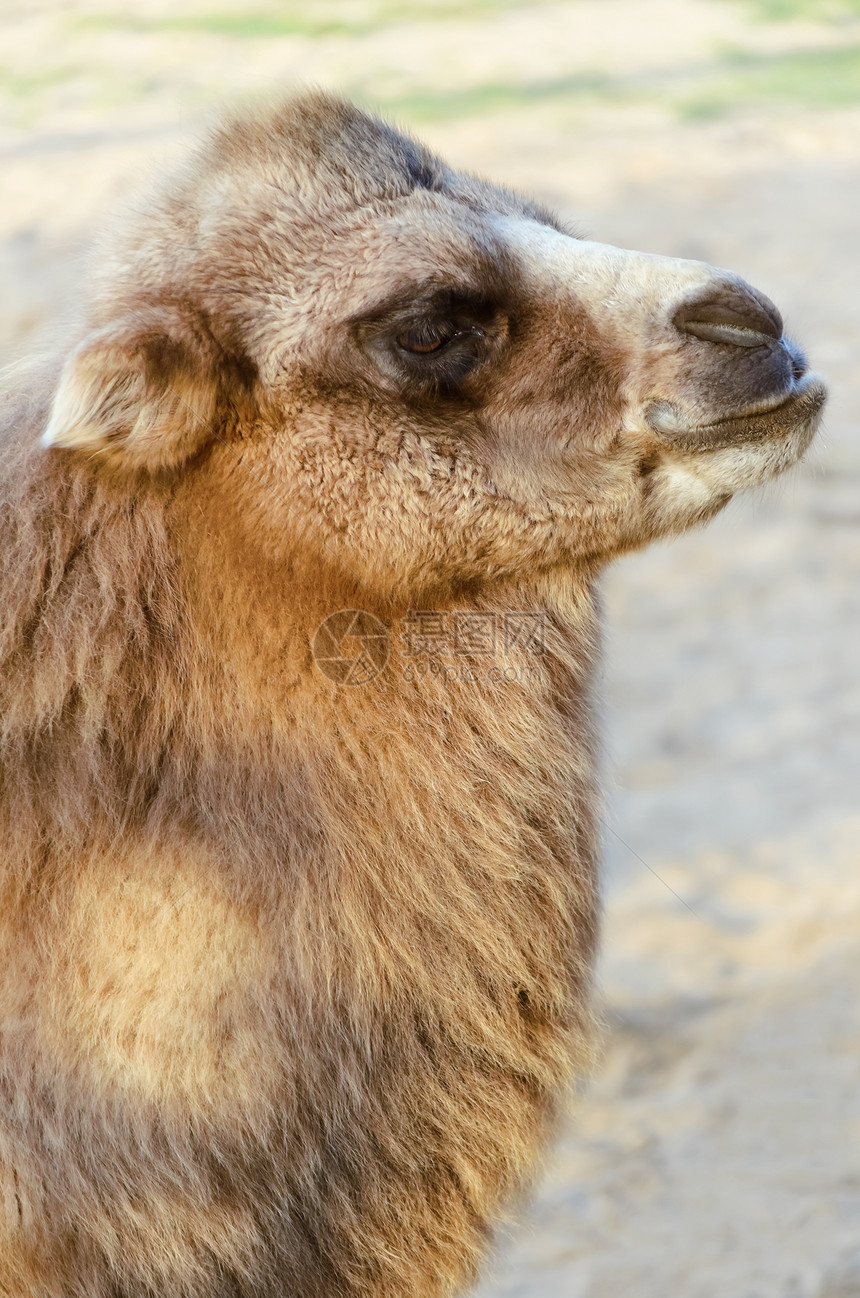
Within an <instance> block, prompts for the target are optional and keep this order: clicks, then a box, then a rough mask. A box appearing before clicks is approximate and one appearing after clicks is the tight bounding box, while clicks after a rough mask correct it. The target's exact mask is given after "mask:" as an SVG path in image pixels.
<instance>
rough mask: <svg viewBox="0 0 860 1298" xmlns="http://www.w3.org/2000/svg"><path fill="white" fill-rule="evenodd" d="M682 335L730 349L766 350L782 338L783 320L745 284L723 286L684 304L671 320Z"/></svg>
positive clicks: (759, 294) (763, 296) (762, 298)
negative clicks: (724, 345) (722, 345)
mask: <svg viewBox="0 0 860 1298" xmlns="http://www.w3.org/2000/svg"><path fill="white" fill-rule="evenodd" d="M672 323H673V324H674V326H675V328H676V329H678V330H680V332H681V333H686V334H691V335H692V336H693V337H694V338H700V339H702V341H703V342H709V343H728V344H729V346H732V347H766V346H770V345H772V344H773V343H774V342H778V341H779V339H780V338H781V337H782V316H781V315H780V314H779V311H777V309H776V307H775V306H774V304H773V303H772V302H771V300H770V298H767V297H765V295H764V294H763V293H759V292H758V290H757V289H754V288H751V287H750V285H748V284H738V283H731V282H724V283H722V284H719V285H717V287H716V288H710V289H709V290H708V291H707V293H705V294H700V295H699V296H697V297H695V298H693V299H691V300H689V301H687V302H684V303H683V304H682V305H681V306H680V307H679V308H678V310H677V311H676V312H675V314H674V315H673V317H672Z"/></svg>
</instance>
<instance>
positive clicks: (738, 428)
mask: <svg viewBox="0 0 860 1298" xmlns="http://www.w3.org/2000/svg"><path fill="white" fill-rule="evenodd" d="M826 400H827V388H826V386H825V383H824V381H823V379H822V378H821V376H820V375H819V374H816V373H815V371H814V370H807V371H806V373H805V374H803V375H802V376H801V377H800V378H799V379H796V380H795V381H794V382H793V383H792V386H791V388H790V389H789V390H788V391H787V392H782V393H779V394H777V395H775V396H773V397H771V398H770V399H769V400H766V401H762V402H759V403H758V404H756V405H755V406H752V407H748V408H747V409H745V410H740V411H736V412H733V413H732V414H727V415H725V416H724V417H723V418H721V419H714V420H709V421H708V422H707V423H692V422H689V421H688V420H687V419H686V418H685V414H684V411H683V410H682V409H681V408H680V407H678V406H676V405H674V404H673V403H669V402H655V403H654V404H653V405H652V406H650V407H648V408H647V409H646V411H645V421H646V423H647V424H648V427H649V428H650V429H651V430H652V431H653V432H655V433H657V435H658V436H659V437H660V438H661V440H663V441H666V442H669V443H670V444H671V445H672V446H675V447H677V448H679V449H681V450H708V449H714V448H716V447H719V446H731V445H737V444H738V443H740V442H754V441H762V440H765V439H767V438H770V437H774V436H778V435H779V434H780V433H783V432H787V431H789V428H788V427H786V421H785V420H784V419H781V418H780V413H781V412H785V413H786V414H789V413H790V417H791V426H792V427H793V426H798V427H800V426H801V425H803V424H806V423H808V421H809V420H810V419H811V418H814V417H815V416H817V415H818V414H819V413H820V411H821V410H822V408H823V406H824V403H825V401H826ZM793 407H794V408H795V409H792V408H793Z"/></svg>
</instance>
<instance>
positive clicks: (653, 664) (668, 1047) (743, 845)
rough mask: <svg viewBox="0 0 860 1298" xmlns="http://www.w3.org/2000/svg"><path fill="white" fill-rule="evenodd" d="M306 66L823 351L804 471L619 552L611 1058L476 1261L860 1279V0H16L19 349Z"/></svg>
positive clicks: (3, 149)
mask: <svg viewBox="0 0 860 1298" xmlns="http://www.w3.org/2000/svg"><path fill="white" fill-rule="evenodd" d="M308 82H311V83H316V84H319V85H323V86H327V87H332V88H336V89H338V90H340V91H342V92H345V93H347V94H349V95H351V96H353V97H355V98H356V99H358V100H359V101H360V102H362V103H363V104H366V105H369V106H371V107H375V108H378V109H381V110H382V111H383V112H385V113H386V114H388V115H390V116H392V117H394V118H395V119H396V120H397V121H398V122H399V123H401V124H403V125H406V126H408V127H410V128H412V129H413V130H414V131H415V132H416V133H418V134H420V135H422V136H423V137H424V138H425V139H426V140H427V141H428V142H429V143H430V144H432V145H433V146H434V147H436V148H437V149H438V150H439V151H440V152H442V153H444V155H445V156H446V157H447V158H448V160H449V161H451V162H452V163H454V164H455V165H459V166H461V167H464V168H467V169H470V170H473V171H476V172H479V173H481V174H483V175H486V176H489V177H490V178H492V179H497V180H502V181H505V182H507V183H509V184H513V185H515V186H518V187H520V188H522V189H526V190H529V191H532V192H534V193H536V194H538V195H539V196H540V197H541V198H543V199H544V200H545V201H548V202H549V203H550V204H552V205H554V206H556V207H557V208H559V209H561V210H562V211H564V213H565V214H566V215H568V216H571V215H572V216H573V217H574V218H575V220H576V222H577V223H578V226H579V228H580V229H581V230H582V231H583V232H584V233H587V234H589V235H591V236H592V237H594V238H597V239H600V240H602V241H604V242H610V243H618V244H622V245H624V246H627V247H632V248H640V249H644V250H648V251H654V252H661V253H667V254H674V255H679V256H685V257H696V258H701V259H704V260H707V261H709V262H712V263H714V264H716V265H721V266H727V267H731V268H732V269H734V270H737V271H739V272H741V273H742V274H743V275H744V276H746V277H747V278H748V279H749V280H750V281H751V282H752V283H754V284H755V285H757V286H758V287H760V288H762V289H763V290H764V291H765V292H766V293H768V294H769V295H770V296H771V297H772V298H773V299H774V300H775V301H776V302H777V304H778V305H779V306H780V308H781V309H782V311H783V314H784V316H785V318H786V321H787V325H788V327H789V330H790V331H791V332H793V333H795V335H796V336H797V337H798V338H799V339H800V340H801V341H802V342H803V343H804V345H805V346H806V347H807V349H808V351H809V354H810V356H811V359H812V361H813V364H814V365H815V366H816V368H819V369H821V370H822V371H823V372H824V373H825V374H826V375H827V376H828V378H829V379H830V381H831V383H832V398H831V404H830V407H829V410H828V414H827V417H826V423H825V429H824V432H823V434H822V436H821V438H820V441H819V444H818V445H817V446H816V448H814V450H813V452H812V453H811V454H810V456H809V458H808V461H807V462H806V463H805V464H804V466H802V468H801V469H800V470H799V471H798V472H795V473H794V474H793V475H791V477H790V478H789V479H787V480H784V481H781V482H779V483H778V484H775V485H774V486H773V487H772V488H771V489H770V490H769V492H768V493H767V494H765V495H764V496H761V495H759V496H757V497H755V498H754V499H752V498H751V499H749V500H738V501H736V502H734V503H733V504H732V505H731V506H730V508H729V509H728V510H727V511H726V513H724V514H723V515H722V516H721V517H720V518H719V519H718V520H717V521H716V523H714V524H712V525H711V526H710V527H709V528H708V529H707V530H705V531H703V532H700V533H695V534H692V535H690V536H687V537H684V538H682V539H681V540H679V541H675V542H673V543H671V545H665V546H658V547H654V548H653V549H651V550H649V551H647V552H646V553H644V554H642V555H638V556H634V557H633V558H629V559H627V560H625V561H624V562H622V563H619V564H618V565H616V567H615V568H614V569H613V570H612V571H611V572H610V573H608V574H607V579H606V582H605V599H606V604H607V613H608V624H609V631H608V643H607V661H606V667H605V673H604V677H605V679H604V696H605V699H606V726H607V732H608V735H609V743H608V750H607V757H606V768H607V787H608V794H607V806H606V812H605V821H606V853H605V855H606V876H605V877H606V883H605V897H606V923H605V935H604V943H603V955H602V960H601V965H600V970H599V994H600V998H601V1004H602V1007H603V1017H604V1021H605V1036H604V1041H603V1047H602V1055H601V1058H600V1061H599V1063H598V1065H597V1068H596V1071H595V1075H594V1077H593V1079H592V1080H591V1082H590V1084H589V1085H588V1087H586V1088H583V1090H582V1093H581V1094H580V1095H579V1096H578V1097H577V1099H576V1103H575V1106H574V1113H573V1116H572V1119H571V1122H570V1124H569V1125H568V1127H566V1129H565V1131H564V1132H563V1133H562V1138H561V1141H560V1143H559V1146H558V1148H557V1150H556V1153H555V1155H554V1158H553V1160H552V1162H551V1164H550V1166H549V1168H548V1170H547V1174H546V1176H545V1178H544V1181H543V1183H542V1187H541V1192H540V1194H539V1197H538V1198H537V1200H536V1202H535V1203H534V1205H533V1206H532V1208H531V1209H530V1210H529V1211H528V1213H527V1215H526V1217H525V1220H524V1221H523V1222H521V1223H520V1224H519V1225H518V1226H517V1228H516V1230H515V1231H513V1232H512V1238H511V1240H510V1241H509V1242H507V1241H503V1245H502V1249H501V1252H500V1254H499V1256H498V1258H497V1260H496V1262H495V1264H494V1267H493V1269H492V1271H491V1273H490V1274H489V1275H488V1277H487V1279H486V1281H485V1283H484V1285H483V1287H482V1289H481V1295H482V1298H502V1296H503V1295H504V1296H505V1298H538V1295H540V1298H622V1295H625V1296H626V1295H629V1294H635V1295H636V1298H667V1295H671V1298H860V435H858V433H859V432H860V366H858V364H857V360H856V357H857V352H858V345H860V257H859V256H858V244H860V166H858V163H860V0H563V2H561V3H540V2H533V3H528V2H526V0H462V2H461V3H454V2H453V0H424V2H423V3H420V2H419V0H285V2H283V3H274V2H271V0H270V2H268V3H267V0H250V2H249V3H240V2H239V0H27V2H26V3H24V0H20V2H18V0H4V2H3V3H2V4H0V114H2V119H1V120H0V191H2V199H0V365H2V364H5V363H6V362H7V361H11V360H13V359H14V358H15V357H17V356H19V355H21V354H22V353H25V352H26V351H27V350H28V349H31V348H34V347H37V346H42V345H45V344H46V342H47V340H48V339H49V338H50V334H51V330H52V327H53V326H54V324H55V323H56V322H57V321H58V320H62V318H63V316H64V315H65V314H67V313H68V312H70V311H71V310H73V309H74V304H75V298H76V291H77V288H78V287H79V286H80V285H81V283H82V281H83V277H84V276H85V273H86V271H85V260H84V257H85V254H86V251H87V248H88V245H89V243H90V241H91V239H92V237H93V233H94V232H95V231H96V230H97V228H98V226H99V225H100V223H103V222H104V221H106V220H110V214H111V210H112V208H113V206H114V205H115V204H116V203H117V202H118V201H119V200H121V199H122V198H124V197H125V196H126V195H127V194H129V193H130V192H132V191H133V190H134V188H135V187H136V186H138V185H139V184H140V183H141V182H142V181H143V180H144V179H145V177H146V176H147V175H148V174H149V173H150V171H151V170H152V168H153V167H155V166H157V165H159V164H161V163H163V162H164V161H166V160H167V159H169V158H170V157H172V156H173V155H175V154H176V153H177V152H178V151H179V150H180V149H181V148H182V147H183V146H184V145H185V144H186V143H187V141H188V140H189V139H190V138H192V137H193V135H194V134H195V133H196V132H198V131H199V130H200V128H201V125H202V124H204V123H205V121H206V120H207V118H208V117H209V115H210V114H211V112H212V110H213V108H214V107H215V106H216V105H218V104H220V103H223V102H225V101H227V102H236V101H237V100H239V101H241V100H243V99H246V98H248V97H256V96H266V95H270V94H271V93H273V92H282V91H284V90H287V89H289V88H290V87H292V86H295V85H298V84H303V83H308Z"/></svg>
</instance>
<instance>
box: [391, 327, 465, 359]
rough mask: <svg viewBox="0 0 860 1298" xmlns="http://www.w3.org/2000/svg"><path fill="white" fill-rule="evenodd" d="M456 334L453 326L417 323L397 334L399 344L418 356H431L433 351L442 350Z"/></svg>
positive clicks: (406, 350)
mask: <svg viewBox="0 0 860 1298" xmlns="http://www.w3.org/2000/svg"><path fill="white" fill-rule="evenodd" d="M455 336H456V330H455V329H452V328H447V329H446V328H443V327H442V326H440V325H431V324H422V325H416V326H415V327H414V328H412V329H407V330H406V332H405V333H402V334H398V335H397V346H398V347H402V348H403V350H404V351H405V352H412V353H413V354H414V355H416V356H429V354H430V353H431V352H438V351H441V350H442V348H443V347H444V346H445V344H446V343H449V342H450V341H451V339H452V338H453V337H455Z"/></svg>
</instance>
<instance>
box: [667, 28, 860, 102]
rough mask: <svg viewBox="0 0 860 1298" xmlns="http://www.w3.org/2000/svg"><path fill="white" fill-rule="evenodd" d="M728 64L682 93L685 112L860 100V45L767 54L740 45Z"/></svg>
mask: <svg viewBox="0 0 860 1298" xmlns="http://www.w3.org/2000/svg"><path fill="white" fill-rule="evenodd" d="M723 67H724V69H725V70H724V71H715V72H714V73H713V74H712V75H709V76H707V77H706V78H703V80H702V85H701V88H697V89H696V90H695V91H693V92H692V93H689V92H687V93H683V94H681V95H680V96H679V98H678V101H677V107H678V110H679V112H680V113H681V115H682V116H683V117H686V118H704V117H714V116H718V115H721V114H724V113H727V112H730V111H731V110H732V109H735V108H743V107H746V106H749V105H753V104H755V105H760V104H788V105H795V106H803V107H806V108H843V107H847V106H849V105H851V104H857V103H860V45H848V46H845V47H844V48H842V49H833V50H803V51H798V52H795V53H790V54H775V55H768V56H764V55H756V54H748V53H746V52H743V51H738V52H735V53H733V54H730V55H728V56H727V57H726V59H725V61H724V64H723Z"/></svg>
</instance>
